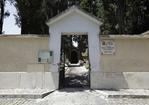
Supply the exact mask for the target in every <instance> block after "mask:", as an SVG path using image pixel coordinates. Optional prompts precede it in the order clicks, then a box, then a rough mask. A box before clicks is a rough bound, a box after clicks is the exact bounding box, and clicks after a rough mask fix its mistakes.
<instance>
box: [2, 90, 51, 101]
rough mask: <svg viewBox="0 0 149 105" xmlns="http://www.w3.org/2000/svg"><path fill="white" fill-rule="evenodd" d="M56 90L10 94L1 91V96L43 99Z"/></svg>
mask: <svg viewBox="0 0 149 105" xmlns="http://www.w3.org/2000/svg"><path fill="white" fill-rule="evenodd" d="M52 92H54V91H49V92H43V93H32V94H31V93H14V94H8V93H6V94H5V93H4V94H1V93H0V98H28V99H39V98H40V99H41V98H44V97H46V96H47V95H49V94H50V93H52Z"/></svg>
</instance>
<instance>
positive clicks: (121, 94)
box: [97, 90, 149, 99]
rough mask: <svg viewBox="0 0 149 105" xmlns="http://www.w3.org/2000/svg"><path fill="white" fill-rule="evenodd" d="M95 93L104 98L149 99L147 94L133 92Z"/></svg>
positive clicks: (100, 91) (99, 91)
mask: <svg viewBox="0 0 149 105" xmlns="http://www.w3.org/2000/svg"><path fill="white" fill-rule="evenodd" d="M97 92H98V93H99V94H100V95H101V96H102V97H104V98H143V99H144V98H149V93H148V92H147V93H142V94H141V93H140V94H139V93H137V92H136V93H135V92H132V93H131V92H129V93H127V91H126V92H125V91H124V92H123V91H103V90H97Z"/></svg>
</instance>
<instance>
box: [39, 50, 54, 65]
mask: <svg viewBox="0 0 149 105" xmlns="http://www.w3.org/2000/svg"><path fill="white" fill-rule="evenodd" d="M52 61H53V51H45V50H41V51H39V53H38V62H39V63H52Z"/></svg>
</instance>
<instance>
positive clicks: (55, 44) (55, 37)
mask: <svg viewBox="0 0 149 105" xmlns="http://www.w3.org/2000/svg"><path fill="white" fill-rule="evenodd" d="M49 49H50V51H53V62H52V64H50V71H52V72H58V64H59V63H60V50H61V33H59V32H55V33H51V35H50V39H49Z"/></svg>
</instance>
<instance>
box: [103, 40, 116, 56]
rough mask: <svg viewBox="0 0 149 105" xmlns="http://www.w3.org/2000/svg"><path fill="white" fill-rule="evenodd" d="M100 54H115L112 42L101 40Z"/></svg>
mask: <svg viewBox="0 0 149 105" xmlns="http://www.w3.org/2000/svg"><path fill="white" fill-rule="evenodd" d="M101 53H102V54H114V53H115V42H114V40H102V41H101Z"/></svg>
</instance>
